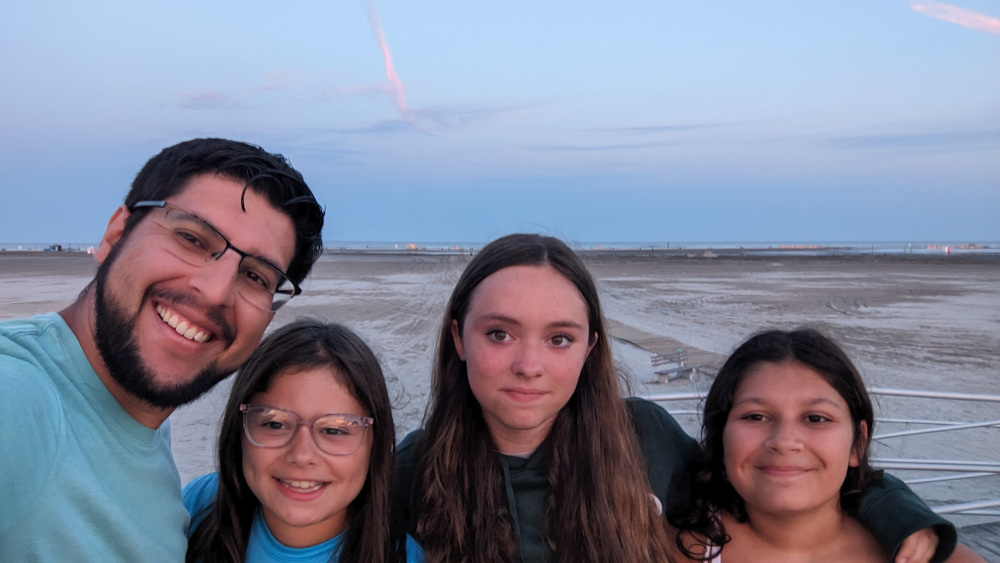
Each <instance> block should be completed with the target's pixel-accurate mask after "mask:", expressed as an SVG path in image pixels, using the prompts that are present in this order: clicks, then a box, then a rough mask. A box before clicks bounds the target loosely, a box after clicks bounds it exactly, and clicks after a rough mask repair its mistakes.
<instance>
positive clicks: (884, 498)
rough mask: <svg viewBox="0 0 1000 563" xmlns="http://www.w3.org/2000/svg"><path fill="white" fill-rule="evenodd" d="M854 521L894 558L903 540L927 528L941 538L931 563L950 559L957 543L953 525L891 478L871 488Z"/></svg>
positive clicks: (908, 489) (871, 485) (874, 483)
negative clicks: (864, 528)
mask: <svg viewBox="0 0 1000 563" xmlns="http://www.w3.org/2000/svg"><path fill="white" fill-rule="evenodd" d="M855 517H856V518H857V519H858V521H859V522H861V524H862V525H864V526H865V527H866V528H868V530H869V531H871V533H872V535H874V536H875V538H876V539H878V541H879V543H881V544H882V546H883V547H884V548H885V549H886V551H887V552H888V553H891V554H893V555H894V556H895V554H896V553H897V552H898V551H899V550H900V547H902V546H903V542H904V540H906V539H907V538H909V537H910V536H912V535H914V534H916V533H918V532H920V531H921V530H924V529H926V528H929V529H931V530H932V531H933V532H934V533H935V534H936V535H937V538H938V543H937V550H936V551H935V552H934V557H933V558H932V559H931V561H932V562H935V563H936V562H941V561H945V560H946V559H948V557H949V556H950V555H951V553H952V552H953V551H954V550H955V544H956V542H957V540H958V534H957V532H956V531H955V526H954V525H953V524H952V523H951V522H949V521H947V520H945V519H944V518H942V517H941V516H938V515H937V514H935V513H934V511H932V510H931V509H930V507H928V506H927V505H926V504H925V503H924V501H922V500H920V497H918V496H917V495H916V494H915V493H914V492H913V491H911V490H910V488H909V487H907V486H906V485H905V484H904V483H903V482H902V481H900V480H899V479H897V478H895V477H893V476H892V475H888V474H886V475H884V476H883V477H882V478H879V479H875V480H873V481H872V482H871V483H870V484H869V485H868V487H867V488H866V489H865V491H864V493H862V495H861V504H860V506H859V507H858V510H857V514H855ZM916 539H919V537H918V538H915V540H916ZM908 547H909V546H908Z"/></svg>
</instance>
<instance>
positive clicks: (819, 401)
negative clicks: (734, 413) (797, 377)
mask: <svg viewBox="0 0 1000 563" xmlns="http://www.w3.org/2000/svg"><path fill="white" fill-rule="evenodd" d="M747 403H748V404H753V405H766V404H768V401H767V400H766V399H764V398H763V397H756V396H752V395H751V396H749V397H744V398H742V399H740V400H738V401H733V407H737V406H739V405H743V404H747ZM783 403H784V402H783ZM805 404H807V405H809V406H813V405H830V406H834V407H837V408H838V409H840V408H843V406H842V405H841V404H840V403H838V402H837V401H835V400H834V399H830V398H827V397H813V398H811V399H809V400H807V401H805Z"/></svg>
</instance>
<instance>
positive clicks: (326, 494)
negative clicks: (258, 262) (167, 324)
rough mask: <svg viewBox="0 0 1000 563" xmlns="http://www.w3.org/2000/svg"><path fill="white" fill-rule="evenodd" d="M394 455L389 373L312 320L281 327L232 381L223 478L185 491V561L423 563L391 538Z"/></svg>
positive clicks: (359, 344) (411, 548)
mask: <svg viewBox="0 0 1000 563" xmlns="http://www.w3.org/2000/svg"><path fill="white" fill-rule="evenodd" d="M395 443H396V432H395V429H394V426H393V422H392V406H391V404H390V401H389V394H388V392H387V391H386V386H385V379H384V378H383V376H382V368H381V367H380V366H379V363H378V360H377V359H376V358H375V355H374V354H372V351H371V349H369V348H368V346H367V345H366V344H365V343H364V342H363V341H362V340H361V338H359V337H358V336H357V335H355V334H354V333H353V332H351V331H350V330H348V329H347V328H345V327H343V326H340V325H336V324H326V323H322V322H319V321H315V320H299V321H296V322H293V323H291V324H288V325H285V326H283V327H282V328H280V329H278V330H277V331H275V332H274V334H271V335H270V336H268V337H267V338H265V339H264V340H263V342H261V345H260V348H258V349H257V351H256V352H254V354H253V355H252V356H250V359H249V360H248V361H247V363H246V364H244V365H243V367H241V368H240V370H239V373H238V374H237V375H236V380H235V381H234V382H233V389H232V391H231V392H230V395H229V404H228V405H227V406H226V410H225V411H224V412H223V418H222V426H221V429H220V433H219V446H218V462H219V471H218V472H217V473H211V474H208V475H205V476H203V477H199V478H197V479H195V480H193V481H191V482H190V483H189V484H188V485H187V486H186V487H184V504H185V506H187V509H188V511H189V512H190V513H191V525H190V527H189V529H188V536H189V538H190V542H189V544H188V552H187V561H189V562H191V563H195V562H199V561H203V562H206V563H208V562H212V561H289V562H291V561H296V562H301V563H307V562H315V563H327V562H332V563H336V562H338V561H344V562H345V563H346V562H355V561H357V562H373V563H376V562H377V563H383V562H390V561H392V562H396V561H398V562H404V561H405V562H410V563H418V562H422V561H423V560H424V559H423V551H422V550H421V549H420V547H418V546H417V545H416V543H415V542H414V541H413V539H412V538H407V537H406V536H405V534H404V533H403V532H402V530H400V529H398V528H397V529H393V530H390V515H389V482H390V477H391V474H392V464H393V455H394V451H395ZM404 538H405V539H406V541H405V547H404Z"/></svg>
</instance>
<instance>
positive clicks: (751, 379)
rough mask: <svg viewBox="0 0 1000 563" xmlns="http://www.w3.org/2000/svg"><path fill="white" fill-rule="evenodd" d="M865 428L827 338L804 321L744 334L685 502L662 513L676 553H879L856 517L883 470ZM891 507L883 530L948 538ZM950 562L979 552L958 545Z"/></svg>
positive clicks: (716, 387) (869, 421) (713, 556)
mask: <svg viewBox="0 0 1000 563" xmlns="http://www.w3.org/2000/svg"><path fill="white" fill-rule="evenodd" d="M874 424H875V421H874V410H873V408H872V403H871V400H870V399H869V398H868V391H867V390H866V389H865V384H864V381H863V380H862V379H861V375H860V374H859V373H858V370H857V368H855V367H854V364H853V363H852V362H851V360H850V358H848V357H847V354H845V353H844V351H843V350H842V349H841V348H840V347H839V346H838V345H837V344H836V343H835V342H833V341H832V340H831V339H829V338H828V337H826V336H825V335H823V334H822V333H820V332H818V331H816V330H813V329H808V328H806V329H798V330H793V331H790V332H785V331H779V330H771V331H766V332H761V333H758V334H755V335H753V336H752V337H750V338H749V339H748V340H747V341H745V342H744V343H743V344H741V345H740V346H739V347H737V348H736V350H735V351H734V352H733V353H732V355H730V356H729V358H728V359H727V360H726V362H725V364H724V365H723V366H722V369H721V370H719V374H718V375H717V376H716V378H715V381H714V382H713V383H712V388H711V390H710V391H709V392H708V396H707V397H706V399H705V407H704V418H703V431H702V436H703V439H702V442H701V447H700V449H699V450H698V453H697V455H696V456H695V460H694V461H693V462H692V464H691V473H690V475H691V479H690V483H689V486H688V489H687V490H688V491H689V493H688V494H689V495H690V496H689V502H688V503H687V505H686V507H685V508H684V510H681V511H679V512H675V513H674V514H670V515H669V518H668V520H669V521H670V523H671V524H673V525H674V526H676V527H677V528H678V529H679V530H680V533H679V534H678V536H677V542H676V544H677V548H678V553H677V556H678V559H681V560H690V561H711V562H713V563H721V562H722V561H724V560H729V559H732V560H733V561H784V560H789V559H793V560H801V561H805V560H808V561H815V562H817V563H819V562H822V561H830V562H840V561H852V562H857V563H864V562H866V561H870V562H872V563H876V562H881V561H886V560H888V559H889V558H888V556H887V554H886V552H885V551H884V549H883V547H882V546H881V545H879V543H878V542H877V541H876V539H875V537H874V535H873V533H872V531H870V530H868V529H866V528H865V527H864V526H862V525H861V523H859V522H858V520H857V519H856V514H857V513H858V512H857V511H858V510H859V501H861V500H862V498H861V495H862V492H863V491H866V490H868V489H869V488H870V487H871V486H873V482H875V481H876V480H877V479H878V478H879V477H880V476H881V475H882V472H881V471H876V470H875V469H873V468H872V467H871V465H869V462H868V455H869V452H870V448H871V438H872V433H873V432H874ZM902 500H905V499H902ZM902 500H900V501H897V502H901V501H902ZM900 508H901V509H900V510H898V511H894V513H893V518H891V519H887V520H885V521H883V522H881V524H880V525H881V527H883V528H897V529H915V528H920V527H924V526H927V525H936V526H940V527H941V530H940V532H941V533H942V534H946V533H950V532H949V530H948V528H949V526H948V525H947V522H946V521H945V520H943V519H941V518H937V521H936V522H935V521H933V520H927V518H926V516H925V515H924V514H923V513H922V511H921V509H922V505H921V506H917V507H916V508H917V510H911V509H909V508H908V507H900ZM861 510H862V511H864V507H861ZM914 514H915V515H917V516H918V517H919V520H916V521H913V520H911V519H912V518H913V515H914ZM948 561H982V559H981V558H979V557H978V556H976V555H975V554H973V553H972V552H971V551H970V550H969V549H968V548H966V547H964V546H959V548H958V549H957V550H956V551H955V553H954V554H953V555H952V557H951V558H949V559H948Z"/></svg>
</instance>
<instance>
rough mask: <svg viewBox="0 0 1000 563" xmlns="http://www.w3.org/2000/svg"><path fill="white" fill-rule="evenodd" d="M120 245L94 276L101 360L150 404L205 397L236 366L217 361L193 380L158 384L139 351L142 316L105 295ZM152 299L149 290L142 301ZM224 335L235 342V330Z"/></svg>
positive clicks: (179, 402)
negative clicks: (137, 329)
mask: <svg viewBox="0 0 1000 563" xmlns="http://www.w3.org/2000/svg"><path fill="white" fill-rule="evenodd" d="M117 250H118V248H115V249H114V250H112V251H111V254H110V255H109V256H108V258H107V259H106V260H105V261H104V263H103V264H101V265H100V267H99V268H98V270H97V275H96V276H95V277H94V292H95V293H94V297H95V299H94V301H95V309H96V311H95V313H96V314H95V317H96V319H95V327H94V340H95V341H96V344H97V350H98V352H100V354H101V359H102V360H104V364H105V365H106V366H107V368H108V373H109V374H110V375H111V378H112V379H114V380H115V381H116V382H117V383H118V384H119V385H121V387H122V388H123V389H124V390H125V391H126V392H127V393H128V394H130V395H132V396H134V397H137V398H139V399H141V400H143V401H145V402H147V403H149V404H150V405H152V406H154V407H157V408H163V409H172V408H176V407H179V406H181V405H183V404H186V403H190V402H191V401H193V400H195V399H197V398H198V397H201V396H202V395H203V394H205V393H207V392H208V390H209V389H211V388H212V387H214V386H215V384H216V383H218V382H219V381H221V380H223V379H225V378H226V376H228V375H229V374H230V373H232V371H234V369H228V370H221V369H219V367H218V365H217V362H214V361H213V362H212V363H211V364H209V365H208V366H206V367H205V368H204V369H202V370H201V372H200V373H198V374H197V375H195V376H194V377H193V378H192V379H191V380H190V381H186V382H182V383H178V384H175V385H172V386H169V387H161V386H157V385H156V382H155V376H154V372H153V370H152V369H151V368H150V366H149V365H147V364H146V362H145V361H144V360H143V359H142V356H141V355H140V352H139V341H138V338H137V337H136V335H135V325H136V320H137V318H138V313H136V316H134V317H131V318H129V316H128V314H127V313H126V312H125V311H124V310H123V308H122V307H121V306H120V304H118V303H115V302H114V299H113V298H111V297H110V296H108V295H106V294H105V290H106V286H107V283H106V282H107V277H108V271H109V270H110V267H111V264H112V263H114V261H115V258H116V257H117V254H118V252H117ZM149 298H150V292H149V290H147V291H146V293H145V295H143V299H142V302H143V303H145V302H146V301H148V300H149ZM220 336H222V337H223V338H224V339H225V340H227V341H231V340H232V336H231V331H229V330H226V331H225V334H224V335H220Z"/></svg>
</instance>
